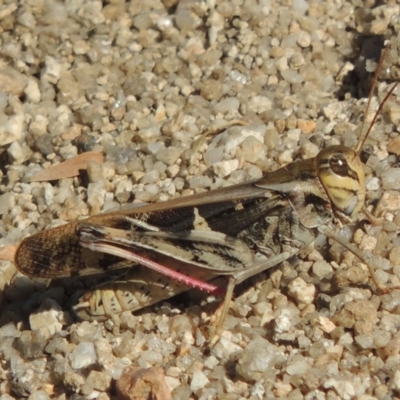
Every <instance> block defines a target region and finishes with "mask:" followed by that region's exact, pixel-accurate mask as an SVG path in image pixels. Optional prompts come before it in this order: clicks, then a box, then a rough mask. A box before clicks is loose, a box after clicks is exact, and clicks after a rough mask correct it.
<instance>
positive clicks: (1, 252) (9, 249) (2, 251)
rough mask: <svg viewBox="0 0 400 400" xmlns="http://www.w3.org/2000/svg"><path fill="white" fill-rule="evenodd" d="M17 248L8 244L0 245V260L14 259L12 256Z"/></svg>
mask: <svg viewBox="0 0 400 400" xmlns="http://www.w3.org/2000/svg"><path fill="white" fill-rule="evenodd" d="M16 250H17V248H16V247H15V246H14V245H12V244H8V245H6V246H3V247H0V260H2V261H14V256H15V252H16Z"/></svg>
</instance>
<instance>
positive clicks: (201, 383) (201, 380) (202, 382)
mask: <svg viewBox="0 0 400 400" xmlns="http://www.w3.org/2000/svg"><path fill="white" fill-rule="evenodd" d="M209 382H210V381H209V380H208V378H207V377H206V376H205V375H204V373H203V372H202V371H200V370H196V371H194V373H193V377H192V380H191V382H190V388H191V389H192V390H193V391H194V392H195V391H196V390H199V389H203V388H204V387H205V386H206V385H207V384H208V383H209Z"/></svg>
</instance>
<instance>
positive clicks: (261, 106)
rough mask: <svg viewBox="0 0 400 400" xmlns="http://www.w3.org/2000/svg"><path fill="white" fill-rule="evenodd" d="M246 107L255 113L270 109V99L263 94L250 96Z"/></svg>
mask: <svg viewBox="0 0 400 400" xmlns="http://www.w3.org/2000/svg"><path fill="white" fill-rule="evenodd" d="M247 107H248V109H249V110H251V111H252V112H254V113H256V114H261V113H262V112H264V111H267V110H271V109H272V101H271V100H270V99H269V98H268V97H265V96H254V97H252V98H250V100H249V103H248V105H247Z"/></svg>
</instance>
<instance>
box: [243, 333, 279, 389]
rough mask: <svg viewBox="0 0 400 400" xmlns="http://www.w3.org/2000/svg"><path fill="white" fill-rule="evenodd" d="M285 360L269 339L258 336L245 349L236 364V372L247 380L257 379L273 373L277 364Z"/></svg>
mask: <svg viewBox="0 0 400 400" xmlns="http://www.w3.org/2000/svg"><path fill="white" fill-rule="evenodd" d="M281 361H283V354H281V353H280V352H279V350H278V349H277V347H276V346H274V345H273V344H271V343H270V342H269V341H268V340H266V339H263V338H261V337H257V338H255V339H253V340H251V341H250V342H249V344H248V345H247V346H246V348H245V349H244V350H243V353H242V356H241V357H240V358H239V360H238V362H237V365H236V372H237V373H238V374H239V376H240V377H242V378H243V379H244V380H245V381H251V382H254V381H257V380H258V379H260V378H261V377H262V376H266V374H268V373H272V371H273V370H274V367H275V365H277V364H279V363H280V362H281Z"/></svg>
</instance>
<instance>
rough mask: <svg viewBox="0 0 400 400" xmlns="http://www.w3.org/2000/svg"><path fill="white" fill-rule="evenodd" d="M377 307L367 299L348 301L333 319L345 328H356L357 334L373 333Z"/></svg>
mask: <svg viewBox="0 0 400 400" xmlns="http://www.w3.org/2000/svg"><path fill="white" fill-rule="evenodd" d="M377 318H378V315H377V311H376V308H375V307H374V306H373V305H372V304H371V302H369V301H367V300H353V301H351V302H349V303H346V304H345V305H344V307H343V308H342V309H341V310H340V311H339V312H338V313H337V314H336V315H335V317H334V318H333V321H334V322H335V323H336V324H337V325H340V326H342V327H343V328H348V329H349V328H354V330H355V332H356V333H357V334H363V333H371V332H372V331H373V330H374V328H375V326H376V322H377Z"/></svg>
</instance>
